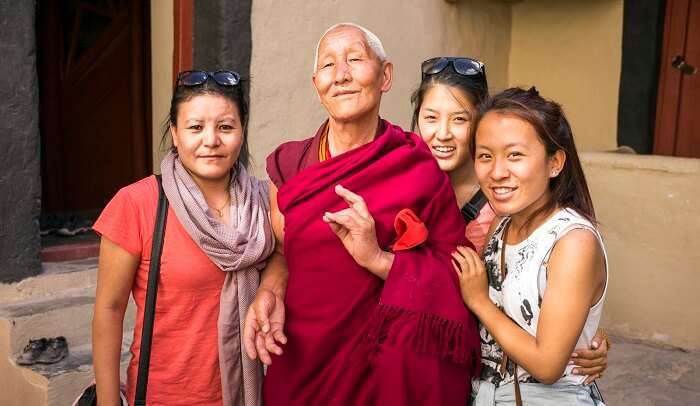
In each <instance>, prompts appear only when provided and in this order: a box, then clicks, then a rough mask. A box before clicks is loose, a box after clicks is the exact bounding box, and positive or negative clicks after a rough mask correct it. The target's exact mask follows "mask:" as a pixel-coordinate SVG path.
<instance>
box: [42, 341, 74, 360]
mask: <svg viewBox="0 0 700 406" xmlns="http://www.w3.org/2000/svg"><path fill="white" fill-rule="evenodd" d="M67 355H68V342H67V341H66V338H65V337H56V338H49V340H48V342H47V344H46V348H45V349H44V351H43V352H42V353H41V354H39V356H38V357H37V359H36V363H37V364H53V363H56V362H58V361H60V360H62V359H63V358H65V357H66V356H67Z"/></svg>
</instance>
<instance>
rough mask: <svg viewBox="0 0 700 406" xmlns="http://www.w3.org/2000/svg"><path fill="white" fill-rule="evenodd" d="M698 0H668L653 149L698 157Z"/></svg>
mask: <svg viewBox="0 0 700 406" xmlns="http://www.w3.org/2000/svg"><path fill="white" fill-rule="evenodd" d="M699 129H700V0H668V2H667V4H666V19H665V23H664V43H663V52H662V57H661V67H660V75H659V98H658V101H657V110H656V129H655V139H654V153H655V154H659V155H673V156H681V157H692V158H700V130H699Z"/></svg>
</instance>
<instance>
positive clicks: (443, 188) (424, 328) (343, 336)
mask: <svg viewBox="0 0 700 406" xmlns="http://www.w3.org/2000/svg"><path fill="white" fill-rule="evenodd" d="M382 124H383V126H384V131H383V132H382V134H380V135H379V136H378V137H377V138H376V139H375V140H374V141H373V142H371V143H369V144H366V145H364V146H362V147H359V148H356V149H354V150H352V151H348V152H346V153H344V154H341V155H338V156H336V157H333V158H331V159H329V160H326V161H324V162H320V163H314V164H312V165H309V166H306V167H303V165H298V162H299V161H298V160H297V161H296V162H295V161H294V159H295V158H294V154H291V153H290V152H289V150H288V149H287V151H286V152H285V149H286V148H289V145H287V146H284V145H283V146H282V147H280V148H279V149H278V151H276V152H275V153H273V155H272V156H271V157H273V158H272V162H273V164H274V159H275V158H274V157H281V156H286V157H287V159H291V161H289V162H287V163H286V165H287V166H289V165H291V166H292V167H293V166H295V165H298V166H299V167H301V170H300V171H298V173H297V174H296V175H295V176H293V177H287V178H286V179H285V180H284V182H283V183H280V185H279V191H278V194H277V199H278V204H279V208H280V211H281V212H282V214H283V215H284V216H285V240H284V251H285V257H286V260H287V265H288V267H289V284H288V288H287V296H286V299H285V303H286V309H287V320H286V325H285V332H286V333H287V337H288V343H287V345H286V346H285V349H284V351H285V352H284V354H283V355H282V356H280V357H275V358H274V359H273V363H272V366H271V367H270V368H269V369H268V373H267V376H266V378H265V383H264V399H265V404H266V405H302V404H303V405H328V404H334V405H354V404H363V405H364V404H367V405H379V404H382V405H414V404H415V405H424V404H440V405H460V406H461V405H464V404H466V402H467V399H468V396H469V392H470V379H471V377H472V376H473V374H474V373H475V369H476V367H477V365H478V361H479V359H478V357H479V353H480V350H479V347H478V346H479V343H478V333H477V329H476V323H475V320H474V318H473V316H472V315H471V313H469V311H468V310H467V309H466V307H465V306H464V303H463V302H462V299H461V296H460V293H459V288H458V282H457V278H456V275H455V273H454V270H453V269H452V266H451V263H450V256H449V254H450V253H451V252H452V251H453V250H454V248H455V245H457V244H467V241H466V240H465V239H464V232H463V230H464V227H465V225H464V220H463V219H462V217H461V215H460V213H459V210H458V208H457V204H456V202H455V198H454V192H453V191H452V188H451V186H450V183H449V179H448V178H447V176H446V175H445V174H444V173H443V172H441V171H440V169H439V167H438V166H437V164H436V162H435V160H434V159H433V157H432V156H431V154H430V151H429V150H428V148H427V147H426V146H425V144H424V143H423V142H422V141H421V140H420V139H419V138H418V137H417V136H416V135H414V134H411V133H406V132H404V131H403V130H401V128H399V127H397V126H394V125H391V124H389V123H387V122H384V123H382ZM312 140H313V139H311V140H307V141H302V143H304V142H306V143H307V144H305V145H311V143H312V142H313V141H312ZM297 146H298V145H297ZM291 148H292V149H294V148H295V147H294V146H292V147H291ZM300 150H301V151H304V149H303V148H302V149H298V148H297V151H300ZM306 151H308V149H306ZM309 153H310V154H312V155H313V151H309ZM306 156H307V157H308V155H306ZM296 159H305V158H304V154H297V156H296ZM268 164H270V158H269V159H268ZM273 170H274V169H273ZM268 172H271V171H270V168H268ZM278 172H279V171H278ZM271 177H272V176H271ZM337 184H342V185H343V186H345V187H346V188H348V189H350V190H352V191H354V192H355V193H358V194H360V195H361V196H363V197H364V199H365V202H366V203H367V206H368V208H369V210H370V212H371V213H372V215H373V217H374V219H375V224H376V229H377V239H378V241H379V244H380V246H382V247H383V248H384V249H386V250H389V249H390V247H391V244H392V242H394V241H396V240H397V235H396V231H395V229H394V219H395V217H396V215H397V214H398V213H399V212H400V211H401V210H403V209H409V210H411V211H412V212H413V213H415V215H416V216H417V217H418V218H419V219H420V221H421V222H422V223H423V224H424V225H425V227H426V228H427V230H428V236H427V239H426V241H425V242H424V243H423V244H421V245H419V246H416V247H413V248H411V249H408V250H403V251H397V252H396V253H395V260H394V264H393V267H392V269H391V271H390V273H389V277H388V279H387V280H386V281H382V280H381V279H379V278H377V277H375V276H374V275H372V274H371V273H369V272H368V271H367V270H365V269H363V268H361V267H359V266H358V265H357V264H356V263H355V261H354V260H353V259H352V257H350V255H349V254H348V253H347V251H346V250H345V248H344V247H343V246H342V244H341V243H340V240H339V239H338V238H337V236H335V234H333V232H332V231H331V230H330V228H329V226H328V225H327V224H325V223H324V222H323V221H322V216H323V213H324V212H326V211H337V210H341V209H343V208H345V207H347V205H346V204H345V203H344V202H343V201H342V199H341V198H340V197H338V196H337V195H336V194H335V192H334V186H335V185H337Z"/></svg>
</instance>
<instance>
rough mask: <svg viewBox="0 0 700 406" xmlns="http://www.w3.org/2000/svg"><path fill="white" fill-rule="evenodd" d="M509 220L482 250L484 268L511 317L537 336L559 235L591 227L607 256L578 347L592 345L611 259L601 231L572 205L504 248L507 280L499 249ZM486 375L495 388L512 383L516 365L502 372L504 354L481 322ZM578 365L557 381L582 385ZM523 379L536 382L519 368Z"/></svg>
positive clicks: (495, 300)
mask: <svg viewBox="0 0 700 406" xmlns="http://www.w3.org/2000/svg"><path fill="white" fill-rule="evenodd" d="M509 221H510V218H508V217H506V218H504V219H502V220H501V222H500V224H499V225H498V227H497V228H496V230H495V232H494V234H493V236H492V237H491V239H490V240H489V242H488V244H487V245H486V248H485V249H484V262H485V265H486V272H487V273H488V274H489V296H490V298H491V301H492V302H493V303H495V304H496V306H498V308H499V309H501V310H503V311H504V312H505V313H506V314H507V315H508V316H509V317H510V318H511V319H513V321H515V322H516V323H517V324H518V325H520V327H522V328H523V329H524V330H525V331H527V332H528V333H530V334H531V335H532V336H535V335H536V334H537V323H538V321H539V316H540V305H541V303H542V298H543V297H544V291H545V289H546V288H547V263H548V261H549V256H550V255H551V253H552V249H553V248H554V245H555V244H556V242H557V241H559V239H561V238H562V237H563V236H564V235H565V234H566V233H568V232H569V231H571V230H574V229H585V230H589V231H591V232H592V233H593V234H595V236H596V237H597V239H598V242H599V243H600V246H601V248H602V250H603V254H604V255H605V274H606V275H605V289H604V291H603V295H602V296H601V298H600V300H599V301H598V302H597V303H596V304H595V305H594V306H592V307H591V308H590V311H589V312H588V318H587V319H586V323H585V324H584V327H583V331H582V332H581V336H580V337H579V339H578V342H577V343H576V347H575V348H588V347H589V346H590V342H591V340H592V339H593V336H594V335H595V332H596V330H597V329H598V323H599V322H600V317H601V315H602V312H603V302H604V301H605V295H606V293H607V290H608V258H607V254H606V253H605V246H604V245H603V240H602V237H601V235H600V233H599V232H598V230H597V229H596V228H595V227H594V226H593V225H592V224H591V223H590V222H589V221H588V220H586V219H585V218H584V217H583V216H581V215H579V214H578V213H576V211H574V210H572V209H560V210H559V211H557V212H556V213H555V214H554V215H553V216H551V217H550V218H549V219H548V220H547V221H545V222H544V223H543V224H542V225H540V226H539V227H538V228H537V229H535V231H533V233H532V234H530V236H528V238H526V239H525V240H523V241H521V242H520V243H518V244H515V245H507V246H506V255H505V262H506V264H505V265H506V270H507V272H506V278H505V280H504V281H502V280H501V270H500V262H501V247H502V244H503V231H504V229H505V226H506V224H507V223H508V222H509ZM480 338H481V352H482V360H481V363H482V373H481V379H483V380H486V381H489V382H491V383H493V384H494V385H496V386H500V385H505V384H508V383H511V382H513V375H514V369H515V368H514V365H513V363H512V362H509V363H508V367H507V368H506V369H507V372H506V373H505V376H501V374H500V373H499V372H498V366H499V365H500V364H501V360H502V358H503V352H502V350H501V348H500V347H499V346H498V344H497V343H496V341H495V340H494V338H493V337H492V336H491V334H489V332H488V331H487V330H486V328H484V326H481V328H480ZM575 367H576V366H575V365H573V364H570V365H567V367H566V369H565V370H564V375H563V376H562V377H561V379H559V380H558V381H557V383H564V384H569V385H580V384H582V383H583V381H584V380H585V379H586V377H585V376H580V375H572V374H571V370H572V369H574V368H575ZM518 376H519V379H518V380H519V381H520V382H537V381H536V380H535V379H534V378H532V377H531V376H530V374H529V373H528V372H527V371H525V369H524V368H522V367H519V368H518Z"/></svg>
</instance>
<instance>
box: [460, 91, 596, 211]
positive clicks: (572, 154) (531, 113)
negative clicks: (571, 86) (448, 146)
mask: <svg viewBox="0 0 700 406" xmlns="http://www.w3.org/2000/svg"><path fill="white" fill-rule="evenodd" d="M490 112H493V113H496V114H500V115H504V116H511V117H516V118H519V119H521V120H524V121H526V122H527V123H529V124H530V125H531V126H532V127H533V128H534V129H535V131H536V132H537V135H538V137H539V139H540V141H542V144H544V147H545V150H546V151H547V156H552V155H554V153H555V152H557V151H559V150H561V151H563V152H564V154H566V159H565V160H564V167H563V168H562V170H561V172H560V173H559V175H557V176H556V177H553V178H550V179H549V190H550V192H551V194H552V198H551V199H550V200H549V201H548V202H547V203H546V204H545V205H544V206H543V207H541V208H540V209H539V210H537V211H536V212H535V213H533V214H532V216H531V217H530V219H529V220H528V222H529V221H532V220H533V219H535V218H536V217H537V216H538V215H540V214H542V213H547V212H549V211H551V210H552V209H554V207H555V206H556V205H559V206H560V207H566V208H571V209H574V210H576V211H577V212H578V213H579V214H581V215H582V216H583V217H585V218H586V219H587V220H589V221H590V222H591V223H593V224H596V223H597V222H596V218H595V211H594V210H593V202H592V200H591V194H590V193H589V191H588V184H587V183H586V177H585V176H584V174H583V168H581V161H580V160H579V158H578V153H577V152H576V145H575V144H574V135H573V133H572V132H571V126H570V125H569V121H568V120H567V119H566V116H565V115H564V111H563V110H562V108H561V105H560V104H558V103H556V102H554V101H551V100H547V99H545V98H543V97H542V96H540V94H539V92H538V91H537V89H535V88H534V87H531V88H530V89H529V90H525V89H522V88H518V87H514V88H510V89H506V90H504V91H503V92H501V93H499V94H497V95H496V96H493V97H491V98H489V99H487V100H486V101H485V102H484V103H482V104H481V105H480V106H479V109H478V112H477V115H476V118H475V119H474V125H473V126H472V136H471V137H470V140H469V151H470V152H471V154H472V157H474V156H475V155H474V154H475V149H476V131H477V129H478V127H479V123H480V122H481V120H482V119H483V118H484V116H485V115H486V114H487V113H490Z"/></svg>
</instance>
